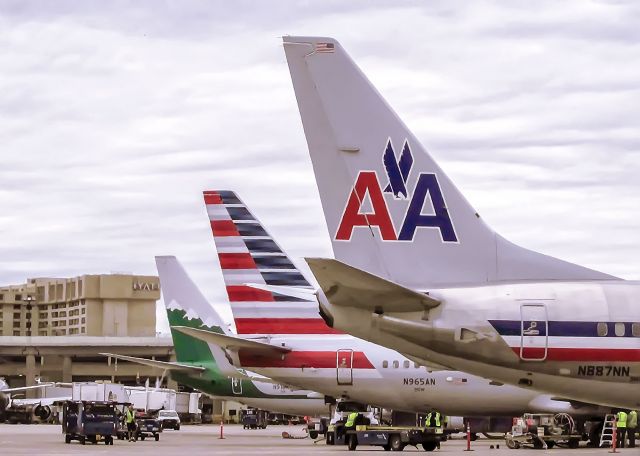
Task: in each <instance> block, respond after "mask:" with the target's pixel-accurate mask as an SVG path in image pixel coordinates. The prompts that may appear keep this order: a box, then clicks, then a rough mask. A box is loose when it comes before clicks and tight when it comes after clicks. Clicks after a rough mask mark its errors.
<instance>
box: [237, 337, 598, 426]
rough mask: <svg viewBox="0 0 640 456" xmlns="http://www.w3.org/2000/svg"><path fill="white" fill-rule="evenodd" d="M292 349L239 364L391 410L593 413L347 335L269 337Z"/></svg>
mask: <svg viewBox="0 0 640 456" xmlns="http://www.w3.org/2000/svg"><path fill="white" fill-rule="evenodd" d="M270 343H271V344H274V345H281V344H284V345H286V346H287V347H289V348H291V349H292V352H291V353H289V354H288V355H285V356H283V357H280V358H273V357H263V356H243V355H242V354H241V355H240V356H239V360H238V361H239V364H240V365H242V367H243V368H246V369H248V370H251V371H254V372H258V373H260V374H262V375H265V376H268V377H270V378H272V379H274V380H277V381H279V382H283V383H287V384H292V385H296V386H299V387H302V388H305V389H311V390H314V391H319V392H321V393H324V394H326V395H329V396H333V397H335V398H345V399H349V400H354V401H358V402H362V403H367V404H372V405H376V406H380V407H385V408H390V409H394V410H403V411H414V412H424V411H428V410H430V409H432V408H435V409H438V410H441V411H443V412H444V413H446V414H448V415H455V416H490V415H491V416H510V415H518V414H521V413H522V412H524V411H538V412H542V411H548V412H567V413H574V414H595V413H599V412H602V411H603V410H600V409H598V408H597V407H591V406H589V407H583V408H581V409H577V408H574V407H573V406H572V404H570V403H569V402H567V401H562V400H560V401H557V400H553V399H552V397H551V396H550V395H545V394H541V393H539V392H537V391H533V390H530V389H524V388H517V387H513V386H509V385H504V384H503V383H500V382H493V381H490V380H487V379H484V378H481V377H478V376H474V375H469V374H466V373H463V372H458V371H453V370H438V369H434V368H433V367H430V366H424V365H421V364H419V363H416V362H414V361H412V360H411V359H409V358H407V357H404V356H402V355H400V354H399V353H397V352H396V351H394V350H391V349H387V348H384V347H380V346H377V345H375V344H372V343H369V342H366V341H364V340H361V339H357V338H355V337H352V336H349V335H322V336H313V335H305V336H291V335H286V336H284V335H283V336H271V337H270Z"/></svg>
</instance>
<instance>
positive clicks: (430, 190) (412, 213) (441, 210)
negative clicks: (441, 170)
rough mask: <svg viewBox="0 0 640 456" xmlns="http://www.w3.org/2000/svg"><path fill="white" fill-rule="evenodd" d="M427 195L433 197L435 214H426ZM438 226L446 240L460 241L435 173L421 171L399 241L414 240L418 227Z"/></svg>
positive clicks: (443, 238)
mask: <svg viewBox="0 0 640 456" xmlns="http://www.w3.org/2000/svg"><path fill="white" fill-rule="evenodd" d="M427 195H428V196H429V197H430V198H431V203H432V204H433V209H434V210H435V214H432V215H424V214H422V208H423V207H424V202H425V199H426V198H427ZM421 226H424V227H431V228H438V229H439V230H440V235H441V236H442V240H443V241H444V242H458V238H457V237H456V232H455V231H454V229H453V224H452V223H451V219H450V218H449V212H448V211H447V208H446V207H445V205H444V198H443V197H442V192H441V191H440V186H439V185H438V179H437V178H436V175H435V174H427V173H421V174H420V176H419V177H418V182H417V183H416V188H415V189H414V191H413V197H412V198H411V202H410V203H409V209H408V210H407V215H406V216H405V218H404V222H403V223H402V229H401V230H400V234H399V235H398V240H399V241H412V240H413V236H414V235H415V233H416V229H417V228H418V227H421Z"/></svg>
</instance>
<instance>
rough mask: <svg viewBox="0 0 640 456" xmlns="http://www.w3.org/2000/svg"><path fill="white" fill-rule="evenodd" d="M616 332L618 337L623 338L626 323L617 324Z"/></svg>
mask: <svg viewBox="0 0 640 456" xmlns="http://www.w3.org/2000/svg"><path fill="white" fill-rule="evenodd" d="M615 332H616V336H618V337H623V336H624V323H616V325H615Z"/></svg>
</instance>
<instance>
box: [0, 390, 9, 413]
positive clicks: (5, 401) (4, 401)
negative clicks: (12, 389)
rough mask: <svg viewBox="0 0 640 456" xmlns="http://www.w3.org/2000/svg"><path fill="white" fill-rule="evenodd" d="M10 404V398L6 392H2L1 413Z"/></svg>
mask: <svg viewBox="0 0 640 456" xmlns="http://www.w3.org/2000/svg"><path fill="white" fill-rule="evenodd" d="M8 406H9V398H8V397H7V395H6V394H3V393H1V392H0V415H2V414H3V413H4V411H5V410H6V408H7V407H8Z"/></svg>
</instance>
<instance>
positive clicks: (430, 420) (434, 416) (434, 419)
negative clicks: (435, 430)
mask: <svg viewBox="0 0 640 456" xmlns="http://www.w3.org/2000/svg"><path fill="white" fill-rule="evenodd" d="M440 417H441V415H440V412H438V411H436V410H431V411H430V412H429V414H428V415H427V426H428V427H440Z"/></svg>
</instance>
